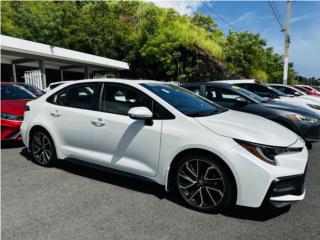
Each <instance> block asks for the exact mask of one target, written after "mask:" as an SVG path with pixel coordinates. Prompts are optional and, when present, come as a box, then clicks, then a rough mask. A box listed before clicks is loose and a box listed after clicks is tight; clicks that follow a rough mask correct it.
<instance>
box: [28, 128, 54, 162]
mask: <svg viewBox="0 0 320 240" xmlns="http://www.w3.org/2000/svg"><path fill="white" fill-rule="evenodd" d="M30 151H31V154H32V157H33V159H34V160H35V161H36V162H37V163H38V164H40V165H41V166H46V167H50V166H52V165H53V164H54V163H55V162H56V160H57V156H56V151H55V147H54V144H53V141H52V139H51V137H50V135H49V134H48V133H47V132H46V131H44V130H37V131H36V132H34V133H33V134H32V135H31V138H30Z"/></svg>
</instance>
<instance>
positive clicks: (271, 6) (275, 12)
mask: <svg viewBox="0 0 320 240" xmlns="http://www.w3.org/2000/svg"><path fill="white" fill-rule="evenodd" d="M268 3H269V6H270V8H271V10H272V13H273V17H274V19H275V20H276V22H277V23H278V24H279V26H280V30H281V31H284V26H283V24H282V22H281V20H280V18H281V17H280V16H279V15H278V13H277V10H276V9H275V8H274V6H273V4H272V3H271V1H268Z"/></svg>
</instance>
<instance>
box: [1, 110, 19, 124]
mask: <svg viewBox="0 0 320 240" xmlns="http://www.w3.org/2000/svg"><path fill="white" fill-rule="evenodd" d="M1 118H2V119H5V120H11V121H20V122H21V121H23V117H21V116H17V115H14V114H10V113H4V112H2V113H1Z"/></svg>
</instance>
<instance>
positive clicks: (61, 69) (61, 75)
mask: <svg viewBox="0 0 320 240" xmlns="http://www.w3.org/2000/svg"><path fill="white" fill-rule="evenodd" d="M60 80H61V81H64V77H63V68H62V67H60Z"/></svg>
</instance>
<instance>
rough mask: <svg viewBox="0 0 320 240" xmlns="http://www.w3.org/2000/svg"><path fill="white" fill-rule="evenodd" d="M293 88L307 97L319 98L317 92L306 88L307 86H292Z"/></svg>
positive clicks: (319, 95)
mask: <svg viewBox="0 0 320 240" xmlns="http://www.w3.org/2000/svg"><path fill="white" fill-rule="evenodd" d="M293 87H295V88H297V89H299V90H301V91H303V92H305V93H306V94H308V95H313V96H318V97H320V94H319V93H317V91H315V90H314V89H312V88H310V87H308V86H304V85H293Z"/></svg>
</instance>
